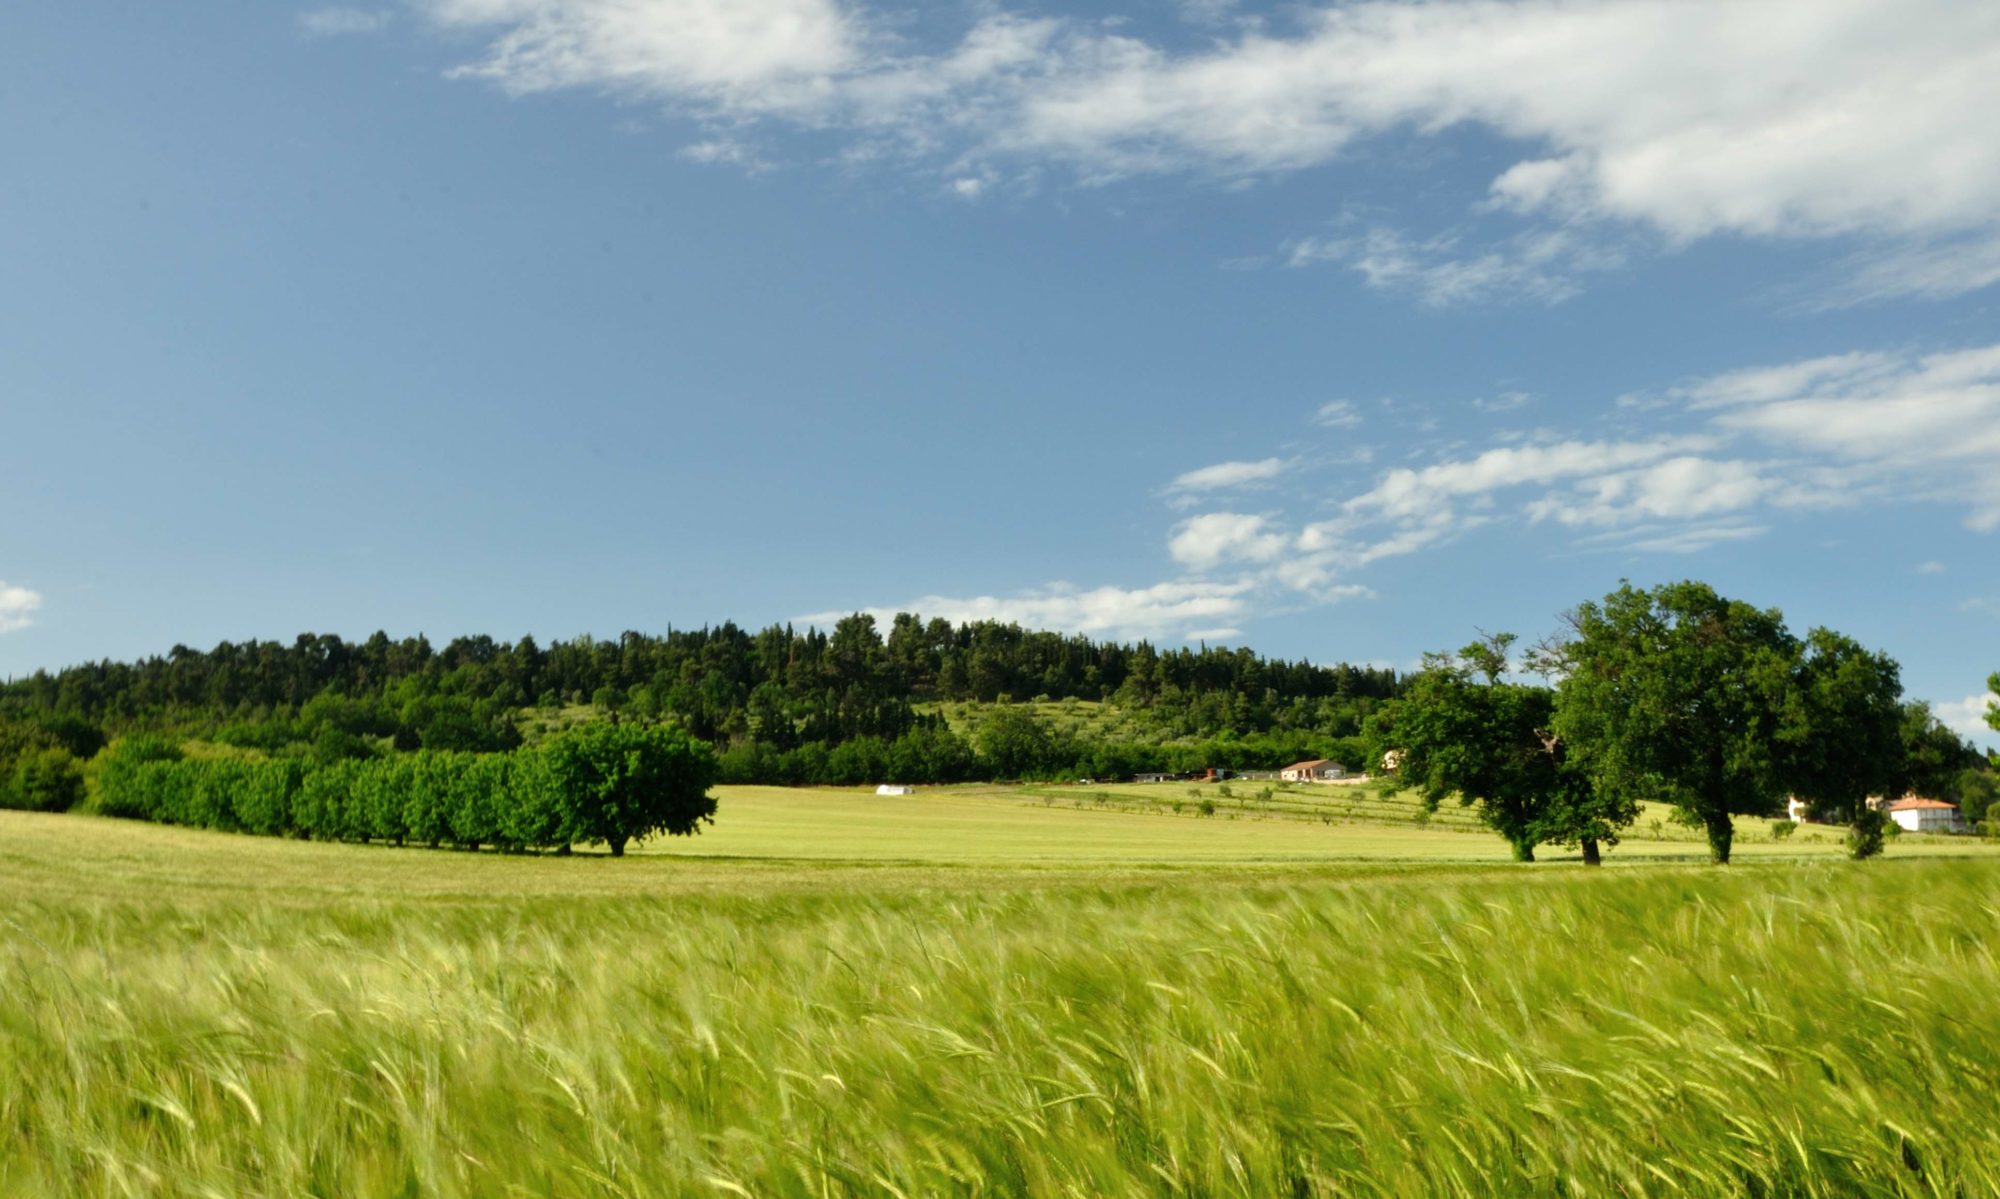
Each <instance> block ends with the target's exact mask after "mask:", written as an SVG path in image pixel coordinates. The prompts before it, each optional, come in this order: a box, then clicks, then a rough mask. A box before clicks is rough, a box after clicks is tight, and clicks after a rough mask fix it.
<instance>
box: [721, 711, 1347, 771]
mask: <svg viewBox="0 0 2000 1199" xmlns="http://www.w3.org/2000/svg"><path fill="white" fill-rule="evenodd" d="M1366 756H1367V754H1366V749H1365V746H1364V744H1363V743H1362V742H1361V741H1360V740H1359V738H1354V739H1347V740H1343V739H1339V738H1329V737H1324V736H1319V735H1314V734H1298V733H1252V734H1249V735H1248V736H1242V737H1238V736H1233V735H1230V736H1223V737H1216V738H1207V739H1203V740H1198V741H1183V742H1175V743H1171V744H1161V743H1157V742H1155V743H1147V742H1133V741H1121V740H1110V739H1105V738H1100V737H1078V736H1074V735H1072V734H1069V733H1066V732H1062V731H1059V730H1057V729H1053V728H1051V727H1050V726H1049V725H1048V723H1046V722H1045V721H1043V720H1040V719H1038V718H1037V717H1036V716H1035V715H1034V714H1033V713H1031V712H1029V711H1027V710H1025V709H1024V708H1023V707H1022V706H1019V705H1016V706H1010V707H996V708H994V709H992V710H991V711H990V712H989V713H988V714H987V715H986V717H985V719H984V720H983V721H982V722H981V723H980V725H979V727H978V730H977V731H976V732H975V733H973V735H971V736H970V737H963V736H960V735H959V734H957V733H955V732H952V731H951V730H950V729H949V728H946V727H944V725H943V724H942V723H941V722H939V723H926V724H924V725H922V726H920V727H918V728H915V729H912V730H911V731H909V732H907V733H904V734H903V735H901V736H899V737H893V738H884V737H854V738H850V739H848V740H846V741H842V742H839V743H836V744H831V745H829V744H826V743H823V742H817V741H814V742H807V743H806V744H804V745H800V746H797V747H795V748H792V749H778V748H775V747H774V746H772V745H770V744H768V743H766V742H760V741H746V742H742V743H739V744H737V745H734V746H731V747H730V748H728V749H727V750H724V751H723V752H722V753H721V754H720V755H719V761H720V766H721V776H720V777H721V781H722V782H725V783H770V784H792V785H803V784H823V785H827V786H836V787H840V786H852V785H854V784H857V783H874V782H885V781H886V782H895V783H960V782H970V781H974V780H986V779H1024V780H1059V779H1079V778H1090V779H1123V778H1130V777H1131V776H1133V775H1135V774H1143V773H1150V772H1155V771H1157V772H1164V773H1170V774H1183V773H1189V772H1193V771H1198V770H1204V769H1208V768H1211V767H1219V768H1224V769H1229V770H1267V769H1270V768H1271V767H1272V766H1273V765H1274V764H1282V763H1285V762H1295V761H1299V760H1301V759H1305V758H1329V759H1332V760H1335V761H1339V762H1341V763H1343V764H1344V765H1347V766H1349V767H1351V768H1356V769H1358V768H1360V766H1361V765H1362V763H1363V762H1364V761H1365V759H1366Z"/></svg>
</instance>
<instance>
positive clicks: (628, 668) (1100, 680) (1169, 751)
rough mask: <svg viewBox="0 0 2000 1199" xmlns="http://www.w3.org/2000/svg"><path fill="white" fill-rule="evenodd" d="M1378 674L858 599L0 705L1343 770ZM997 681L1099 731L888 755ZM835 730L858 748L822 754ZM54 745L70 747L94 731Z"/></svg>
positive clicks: (241, 730)
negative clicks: (561, 727)
mask: <svg viewBox="0 0 2000 1199" xmlns="http://www.w3.org/2000/svg"><path fill="white" fill-rule="evenodd" d="M1398 686H1399V682H1398V679H1397V676H1396V674H1395V673H1394V672H1393V671H1386V670H1377V669H1371V668H1362V667H1353V666H1345V665H1342V666H1325V667H1322V666H1314V665H1311V664H1308V663H1304V662H1286V661H1278V660H1272V659H1266V658H1260V657H1258V656H1256V655H1255V654H1252V653H1250V652H1248V651H1247V650H1240V649H1239V650H1225V649H1209V648H1200V649H1172V650H1160V649H1156V648H1155V647H1153V646H1151V645H1148V644H1146V643H1144V642H1141V643H1139V644H1137V645H1123V644H1118V643H1112V642H1094V641H1091V640H1090V639H1088V638H1084V637H1067V636H1062V635H1060V634H1054V633H1043V632H1032V631H1028V630H1024V629H1021V628H1019V627H1017V626H1014V625H1003V624H997V623H993V622H976V623H972V624H965V625H953V624H951V623H949V622H946V621H942V620H931V621H924V620H921V619H919V618H917V617H915V616H912V615H907V614H905V615H900V616H898V617H896V619H895V620H894V621H893V622H892V624H891V626H890V627H889V628H888V629H887V631H886V635H885V632H884V630H882V629H880V628H879V627H878V626H877V624H876V622H875V620H874V618H872V617H870V616H866V615H859V614H857V615H854V616H850V617H847V618H844V619H842V620H841V621H839V622H838V623H837V624H836V625H835V627H834V629H833V630H832V631H831V632H821V631H819V630H815V629H806V630H794V629H792V628H790V627H789V626H772V627H770V628H767V629H764V630H762V631H760V632H757V633H754V634H752V633H748V632H746V631H744V630H742V629H740V628H738V627H737V626H735V625H733V624H724V625H721V626H719V627H715V628H706V629H699V630H675V631H672V632H669V633H667V634H666V635H664V636H648V635H645V634H640V633H626V634H624V635H622V636H620V637H619V638H617V639H615V640H597V639H594V638H589V637H584V638H579V639H577V640H575V641H568V642H557V643H555V644H553V645H550V646H548V647H546V648H544V647H542V646H540V645H538V644H537V643H536V642H535V641H534V640H533V639H532V638H522V639H521V640H520V641H518V642H511V643H509V642H497V641H495V640H493V639H492V638H490V637H462V638H459V639H457V640H455V641H453V642H451V643H450V644H449V645H447V646H445V647H444V648H443V649H441V650H440V649H436V648H434V647H433V646H432V645H431V644H430V642H428V641H427V640H425V639H423V638H421V637H417V638H410V639H407V640H403V641H391V640H390V639H389V638H388V637H387V636H385V635H383V634H379V633H378V634H376V635H375V636H373V637H370V638H368V639H367V640H366V641H365V642H360V643H351V642H346V641H343V640H342V639H340V638H338V637H330V636H316V635H310V634H309V635H304V636H301V637H299V638H298V639H297V640H296V641H295V642H294V643H293V644H291V645H283V644H280V643H277V642H251V643H245V644H231V643H228V642H224V643H223V644H221V645H218V646H217V647H215V649H213V650H209V651H199V650H192V649H188V648H186V647H176V648H175V650H174V651H173V652H172V653H171V654H169V655H166V656H164V657H156V658H149V659H146V660H144V661H140V662H134V663H111V662H100V663H91V664H88V665H84V666H79V667H75V668H72V669H69V670H65V671H62V672H61V673H59V674H55V675H50V674H46V673H43V674H36V675H33V676H31V677H29V678H26V679H20V680H15V681H13V682H9V683H0V715H6V714H9V713H17V712H18V713H19V714H21V718H22V719H23V720H32V721H40V722H44V723H47V722H50V721H57V720H65V719H81V720H87V721H95V722H97V724H100V725H109V726H112V727H113V728H114V729H115V731H117V732H120V733H123V734H128V735H129V734H132V733H171V734H172V735H174V736H175V737H176V738H177V739H182V740H214V741H217V742H220V743H222V744H227V745H232V746H236V747H239V748H244V749H254V750H260V751H263V752H264V753H267V754H270V755H274V756H293V755H297V756H310V757H313V758H316V759H317V760H319V761H321V762H327V761H332V760H335V759H339V758H360V757H364V756H367V755H369V754H371V753H374V752H377V751H378V750H379V749H381V748H383V743H384V742H388V743H389V744H391V745H393V746H394V748H395V749H397V750H401V751H406V752H407V751H412V750H417V749H430V750H456V751H464V752H496V751H501V750H506V749H511V748H514V747H515V746H516V745H518V744H519V743H520V733H519V730H518V727H517V724H518V722H519V721H520V720H521V719H522V718H523V717H524V715H525V713H526V712H527V711H529V710H531V709H530V705H535V704H539V705H540V707H539V709H534V710H537V711H539V712H540V713H544V714H553V713H555V712H557V711H558V710H560V708H561V706H562V705H563V703H564V702H565V701H567V702H569V703H571V704H579V703H581V702H582V701H583V699H584V698H585V697H590V698H593V699H595V700H596V701H598V703H597V708H596V709H595V710H593V711H591V712H590V713H589V716H590V717H591V718H600V717H602V715H603V714H604V713H605V712H607V711H616V712H620V713H625V714H632V715H636V716H638V717H639V718H641V719H642V720H647V721H651V720H655V719H671V720H673V721H676V722H678V723H679V724H680V725H681V726H682V727H684V728H686V729H688V730H689V731H690V732H691V733H692V734H693V735H695V736H696V737H697V738H699V739H701V740H704V741H708V742H710V743H711V744H713V745H715V746H716V747H717V749H718V751H719V752H721V753H722V754H723V755H724V761H723V769H724V774H725V777H728V778H732V779H734V780H735V781H741V782H776V781H791V782H836V781H842V780H845V781H854V782H859V781H880V780H881V778H882V777H883V774H884V772H886V773H887V774H888V775H890V776H893V777H897V778H898V779H899V780H900V781H910V782H919V781H921V782H947V781H955V780H957V779H960V778H968V777H973V776H974V775H985V776H986V777H992V773H991V772H992V771H994V770H996V769H1000V768H999V767H996V766H995V765H993V763H994V762H995V761H996V760H997V761H1000V762H1004V763H1005V767H1004V770H1005V771H1006V772H1007V773H1008V775H1009V777H1045V778H1056V777H1062V776H1063V775H1065V774H1069V775H1072V776H1074V775H1082V776H1084V777H1117V776H1121V775H1129V774H1132V773H1136V772H1137V771H1139V770H1145V769H1160V768H1162V763H1163V762H1164V760H1165V759H1167V758H1169V757H1174V756H1176V755H1180V756H1192V754H1191V751H1189V750H1188V748H1187V746H1186V745H1183V744H1176V743H1189V744H1192V743H1195V742H1200V743H1202V744H1205V745H1208V746H1211V747H1214V748H1215V749H1216V751H1217V752H1219V753H1220V754H1222V755H1223V757H1220V758H1216V759H1213V760H1206V761H1202V760H1196V761H1191V762H1183V763H1180V764H1179V765H1176V766H1175V767H1173V768H1174V769H1196V768H1202V767H1207V766H1218V767H1228V768H1232V769H1246V768H1247V769H1264V768H1269V767H1270V766H1272V765H1274V764H1277V763H1281V762H1284V761H1291V760H1295V759H1296V758H1298V757H1301V756H1323V757H1329V758H1334V759H1336V760H1339V761H1342V762H1345V763H1346V764H1348V765H1349V766H1358V765H1359V764H1360V763H1359V755H1358V749H1359V747H1358V743H1357V742H1356V741H1355V736H1356V734H1358V733H1359V731H1360V727H1361V723H1362V721H1363V720H1364V719H1365V718H1366V717H1367V715H1368V714H1369V712H1371V711H1372V710H1373V709H1374V707H1375V706H1376V705H1378V704H1379V703H1380V702H1381V701H1382V700H1384V699H1386V698H1388V697H1390V696H1392V695H1394V694H1395V692H1396V690H1397V688H1398ZM1002 695H1033V696H1038V697H1039V696H1046V697H1050V698H1049V699H1048V701H1047V702H1048V703H1049V704H1051V705H1053V704H1058V703H1064V704H1068V703H1089V704H1093V705H1099V706H1100V709H1101V708H1102V707H1104V706H1110V705H1113V703H1114V701H1115V706H1116V708H1117V710H1118V711H1119V713H1120V717H1119V721H1118V726H1117V727H1116V728H1115V729H1114V728H1099V727H1091V728H1085V727H1083V721H1082V719H1081V717H1078V719H1077V720H1076V721H1075V722H1074V723H1066V725H1065V727H1063V728H1061V729H1046V730H1044V731H1045V733H1046V734H1047V744H1045V745H1035V744H1028V745H1025V746H1013V747H1010V748H1008V749H1007V750H1004V751H1003V752H1001V754H1000V756H999V758H998V759H995V758H993V757H991V756H989V755H984V754H979V755H975V754H974V753H973V752H972V749H971V747H972V745H974V744H976V743H977V741H978V730H977V729H975V728H964V727H961V728H959V729H957V730H955V732H956V735H957V736H958V737H959V738H960V739H961V740H960V742H958V743H953V742H948V741H933V742H930V743H912V744H909V745H904V746H903V747H902V749H903V751H904V752H902V753H901V754H900V755H899V754H898V753H897V752H895V748H896V747H897V745H898V743H899V742H902V741H904V740H905V739H906V738H909V737H911V736H913V735H914V734H918V733H930V734H943V733H945V732H947V731H953V730H948V729H947V728H946V722H945V720H944V719H941V718H940V717H938V716H937V715H936V714H935V712H936V711H937V710H938V709H940V708H943V707H957V706H959V705H963V704H968V703H970V704H991V703H992V702H993V701H995V700H996V699H997V698H998V697H1000V696H1002ZM1008 706H1009V707H1013V706H1014V705H1008ZM1023 707H1026V705H1023ZM926 708H928V709H932V712H931V713H929V714H927V713H926V712H925V711H923V709H926ZM59 714H61V715H59ZM1069 715H1074V714H1073V713H1066V716H1069ZM6 725H7V720H6V719H0V773H4V771H5V770H6V769H10V768H11V763H12V760H13V757H14V756H16V755H12V754H9V753H7V752H6V746H5V740H6V737H5V728H6ZM38 727H39V726H38ZM79 731H82V730H79ZM1017 731H1018V730H1017ZM96 735H97V736H98V737H99V739H100V740H101V737H102V733H101V732H99V733H97V734H96ZM1260 738H1262V739H1263V740H1259V739H1260ZM850 742H854V743H858V744H857V745H856V747H855V748H854V749H852V750H850V751H848V752H847V753H845V754H842V755H841V756H839V757H838V758H834V756H833V755H834V754H835V752H836V751H837V750H839V748H840V747H841V746H843V745H846V744H848V743H850ZM813 745H816V746H817V747H818V748H817V749H812V750H807V749H806V747H808V746H813ZM746 747H749V748H747V749H746ZM68 748H70V749H71V752H73V753H75V754H76V755H77V756H78V757H88V756H90V754H91V753H92V752H94V750H95V748H96V746H95V745H88V746H80V745H73V746H68ZM1022 750H1025V752H1020V751H1022ZM1300 751H1304V752H1300ZM1287 755H1289V756H1287Z"/></svg>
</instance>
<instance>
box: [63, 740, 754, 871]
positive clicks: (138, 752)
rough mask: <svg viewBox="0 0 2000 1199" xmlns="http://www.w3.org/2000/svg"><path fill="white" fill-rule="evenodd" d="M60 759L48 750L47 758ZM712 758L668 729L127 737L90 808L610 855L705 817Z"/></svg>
mask: <svg viewBox="0 0 2000 1199" xmlns="http://www.w3.org/2000/svg"><path fill="white" fill-rule="evenodd" d="M55 752H60V751H55ZM714 780H715V762H714V756H713V755H712V754H711V753H710V752H709V749H708V747H707V746H706V745H703V744H701V743H699V742H697V741H694V740H693V739H691V738H690V737H688V736H687V734H686V733H684V732H681V731H680V730H678V729H669V728H661V727H653V726H642V725H635V724H595V725H586V726H584V727H583V728H580V729H576V730H573V731H571V732H569V733H565V734H563V735H561V736H559V737H557V738H554V739H553V740H551V741H549V742H548V743H546V744H545V745H543V746H541V747H539V748H537V749H533V750H520V751H517V752H514V753H511V754H472V753H459V752H454V751H449V750H416V751H413V752H411V753H407V754H400V755H396V756H394V757H387V758H368V759H334V760H332V761H315V760H312V759H305V758H273V759H261V760H260V759H253V758H243V757H206V758H187V757H185V756H183V755H182V754H181V752H180V750H179V748H178V747H176V746H174V745H172V744H171V743H167V742H163V741H160V740H158V739H152V738H127V739H124V740H121V741H118V742H115V743H114V744H113V745H112V746H111V748H110V749H109V750H108V751H106V753H105V755H104V758H103V761H102V764H101V766H100V769H99V778H98V782H99V789H100V799H99V809H100V811H102V812H103V813H104V814H106V815H115V816H127V817H133V818H137V819H143V820H152V821H157V822H160V823H163V824H181V825H189V826H192V827H196V828H216V829H229V830H238V831H243V832H250V833H260V834H264V835H269V836H278V835H289V836H296V837H306V838H311V839H315V840H325V841H387V842H391V843H393V844H398V845H400V844H403V843H404V842H406V841H414V842H417V843H419V844H424V845H430V846H438V845H443V844H445V843H447V842H448V843H450V844H453V845H458V846H462V847H466V848H477V847H479V846H481V845H494V846H499V847H502V848H509V849H514V848H524V847H530V846H533V847H538V848H563V847H566V846H569V845H571V844H574V843H577V842H586V843H598V842H602V843H604V844H607V845H609V846H610V847H611V851H612V853H613V854H620V853H623V852H624V849H625V845H626V844H627V843H628V842H630V841H633V840H637V839H640V838H643V837H647V836H650V835H652V834H654V833H660V832H665V833H672V834H690V833H694V832H696V831H698V830H699V827H700V825H701V824H702V823H704V822H706V821H708V820H711V819H713V817H714V814H715V800H714V799H713V797H711V796H710V795H709V794H708V788H709V787H710V785H711V784H712V783H713V782H714Z"/></svg>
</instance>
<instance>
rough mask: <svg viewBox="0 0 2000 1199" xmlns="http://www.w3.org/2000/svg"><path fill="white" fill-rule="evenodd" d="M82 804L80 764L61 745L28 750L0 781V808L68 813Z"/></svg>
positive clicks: (74, 756) (81, 769)
mask: <svg viewBox="0 0 2000 1199" xmlns="http://www.w3.org/2000/svg"><path fill="white" fill-rule="evenodd" d="M82 802H83V764H82V763H80V762H78V761H77V760H76V755H75V754H73V753H71V752H70V751H69V750H67V749H64V748H62V747H61V746H50V747H48V748H46V749H39V750H30V751H29V752H28V753H25V754H23V755H22V756H21V758H20V760H19V761H17V762H15V763H14V770H13V772H12V776H11V777H9V778H5V779H0V808H21V809H24V810H26V811H30V812H67V811H69V810H70V809H71V808H73V807H75V806H76V805H77V804H79V803H82Z"/></svg>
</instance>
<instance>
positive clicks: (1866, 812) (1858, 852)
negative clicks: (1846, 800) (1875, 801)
mask: <svg viewBox="0 0 2000 1199" xmlns="http://www.w3.org/2000/svg"><path fill="white" fill-rule="evenodd" d="M1895 827H1896V825H1895V822H1894V821H1892V820H1890V819H1889V817H1888V816H1887V815H1885V814H1884V813H1882V812H1879V811H1877V810H1875V809H1874V808H1864V809H1862V810H1861V812H1860V813H1859V814H1858V815H1856V816H1855V817H1854V823H1853V824H1851V825H1849V826H1848V827H1847V848H1848V852H1850V853H1852V854H1853V855H1854V860H1855V861H1857V862H1859V861H1863V860H1865V859H1868V858H1872V857H1875V856H1877V855H1879V854H1880V853H1881V852H1882V847H1883V843H1884V842H1885V841H1887V840H1888V838H1889V837H1890V836H1891V835H1892V834H1891V830H1893V829H1894V828H1895Z"/></svg>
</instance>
